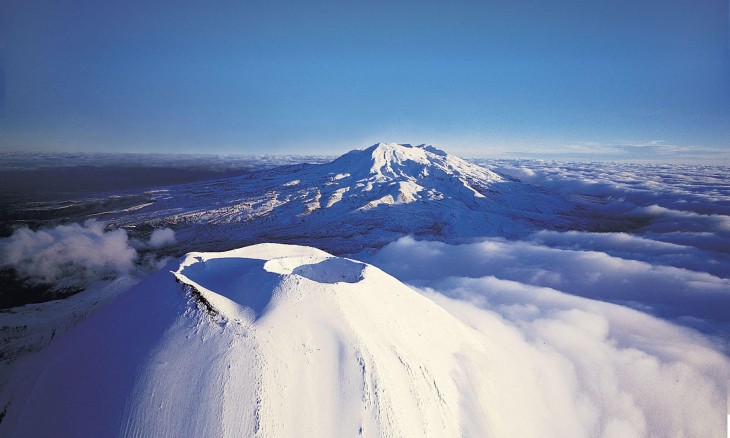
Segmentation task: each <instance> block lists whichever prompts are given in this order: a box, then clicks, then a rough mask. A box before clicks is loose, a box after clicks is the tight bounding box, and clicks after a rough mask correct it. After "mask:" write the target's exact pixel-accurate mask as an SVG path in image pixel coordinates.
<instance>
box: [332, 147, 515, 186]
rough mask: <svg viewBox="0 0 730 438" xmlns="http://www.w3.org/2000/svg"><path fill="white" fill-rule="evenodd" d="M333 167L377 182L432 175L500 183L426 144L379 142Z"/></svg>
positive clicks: (497, 178) (494, 176)
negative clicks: (374, 178) (346, 168)
mask: <svg viewBox="0 0 730 438" xmlns="http://www.w3.org/2000/svg"><path fill="white" fill-rule="evenodd" d="M332 164H333V165H338V166H345V167H350V168H352V169H353V171H355V172H358V173H360V175H362V174H363V173H364V172H363V171H364V170H365V169H368V172H367V173H369V174H370V175H374V176H376V177H377V178H378V179H380V180H387V179H397V178H409V179H414V180H415V179H421V178H425V177H428V176H429V175H431V174H434V173H435V174H440V175H442V176H454V177H461V178H464V179H470V180H473V181H481V182H488V181H500V180H502V178H501V177H500V176H499V175H497V174H496V173H494V172H492V171H490V170H487V169H485V168H483V167H481V166H478V165H476V164H472V163H469V162H468V161H465V160H463V159H461V158H459V157H456V156H454V155H450V154H447V153H446V152H444V151H442V150H440V149H437V148H435V147H433V146H430V145H425V144H422V145H418V146H412V145H410V144H398V143H378V144H374V145H372V146H370V147H369V148H367V149H364V150H353V151H350V152H349V153H347V154H345V155H343V156H342V157H340V158H338V159H336V160H335V161H334V162H333V163H332Z"/></svg>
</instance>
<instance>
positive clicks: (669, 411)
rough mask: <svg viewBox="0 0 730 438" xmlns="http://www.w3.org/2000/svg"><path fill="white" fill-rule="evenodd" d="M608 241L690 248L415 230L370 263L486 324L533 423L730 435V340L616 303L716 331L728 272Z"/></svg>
mask: <svg viewBox="0 0 730 438" xmlns="http://www.w3.org/2000/svg"><path fill="white" fill-rule="evenodd" d="M548 243H549V244H550V245H553V246H554V247H551V246H548V245H547V244H548ZM584 247H592V248H593V249H592V250H586V249H583V248H584ZM566 248H571V249H566ZM597 249H601V250H603V251H617V252H624V253H626V254H627V257H628V256H630V255H631V254H639V255H641V256H642V257H650V256H651V254H652V253H660V252H661V251H662V250H663V249H667V250H669V251H670V252H672V251H673V252H674V254H675V255H677V254H679V253H680V252H681V250H682V248H681V247H680V248H677V247H676V246H672V244H667V243H664V242H653V241H649V240H648V239H641V238H637V237H634V236H628V235H624V234H606V235H596V234H592V233H547V232H543V233H537V234H536V235H534V236H532V237H531V239H527V240H524V241H506V240H502V239H484V240H482V241H478V242H474V243H467V244H460V245H448V244H444V243H439V242H427V241H416V240H414V239H412V238H408V237H406V238H402V239H400V240H398V241H396V242H394V243H391V244H390V245H388V246H386V247H385V248H383V249H382V250H380V251H379V252H378V253H377V254H375V256H374V257H373V258H372V260H370V261H371V262H373V263H374V264H376V265H377V266H379V267H381V268H383V269H385V270H386V271H388V272H390V273H391V274H393V275H394V276H396V277H397V278H399V279H401V280H404V281H407V282H409V283H410V284H412V285H414V286H415V287H417V288H420V290H421V292H422V293H424V294H425V295H426V296H428V297H429V298H431V299H432V300H434V301H435V302H437V303H438V304H440V305H441V306H443V307H444V308H445V309H447V310H448V311H449V312H450V313H451V314H452V315H454V316H455V317H456V318H458V319H459V320H461V321H462V322H465V323H466V324H468V325H469V326H471V327H473V328H474V329H475V330H478V331H479V332H480V333H482V334H483V336H484V337H485V339H486V340H487V342H488V345H489V346H490V349H491V350H492V353H493V354H492V358H493V362H492V363H491V364H490V366H492V367H493V368H492V369H493V370H495V375H494V379H493V380H492V382H493V384H494V386H495V391H497V392H498V393H499V394H502V395H503V396H502V397H503V398H502V402H503V403H504V405H503V406H502V408H503V409H506V410H507V411H508V412H511V413H512V414H513V415H514V416H516V417H519V418H522V421H525V422H527V423H528V425H526V426H525V430H534V431H535V433H537V434H539V435H540V436H602V437H641V436H723V435H722V434H723V433H724V431H725V415H726V412H725V410H726V408H725V398H726V391H727V381H728V379H729V378H730V361H729V360H728V358H727V357H726V356H725V355H724V354H723V353H722V349H723V348H724V347H723V345H722V341H717V338H715V337H713V338H708V337H706V336H704V335H702V334H700V333H698V332H697V331H695V330H692V329H689V328H684V327H681V326H678V325H674V324H672V323H670V322H667V321H664V320H661V319H658V318H656V317H654V316H651V315H649V314H647V313H644V312H641V311H638V310H635V309H632V308H629V307H626V306H623V305H618V304H612V303H608V302H605V301H603V300H611V301H627V300H631V303H630V304H631V305H632V306H633V307H635V308H637V309H647V310H651V311H657V307H660V306H661V307H662V308H663V310H664V311H666V312H669V313H671V314H672V317H671V318H670V319H673V318H681V317H682V316H681V315H687V316H686V318H689V319H691V318H694V319H695V321H694V322H695V323H696V325H700V326H702V325H703V324H704V326H703V327H704V328H706V329H707V330H708V331H713V330H718V327H720V329H722V327H723V324H725V322H726V320H725V319H726V318H727V316H725V314H726V313H727V312H726V310H727V309H728V308H730V307H729V306H730V298H729V297H730V295H728V293H729V292H730V285H728V283H727V280H724V279H722V278H719V277H715V276H713V275H711V274H708V273H704V272H696V271H691V270H688V269H685V268H677V267H673V266H659V265H652V264H650V263H647V262H645V261H641V260H632V259H630V258H620V257H617V256H616V255H609V254H608V253H606V252H602V251H597ZM697 257H699V255H697ZM680 259H681V258H680ZM577 295H583V297H582V296H577ZM586 297H589V298H586ZM592 298H596V299H592ZM697 298H700V299H697ZM707 302H711V303H714V304H713V306H714V307H715V308H713V306H706V305H705V304H700V303H707ZM650 306H651V308H650ZM684 306H689V308H688V309H685V308H684ZM701 319H702V321H700V320H701ZM724 321H725V322H724ZM525 413H529V415H525Z"/></svg>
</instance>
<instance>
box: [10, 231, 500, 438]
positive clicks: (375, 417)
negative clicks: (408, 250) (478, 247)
mask: <svg viewBox="0 0 730 438" xmlns="http://www.w3.org/2000/svg"><path fill="white" fill-rule="evenodd" d="M490 363H491V358H490V356H489V351H488V345H487V343H486V342H485V340H484V338H483V337H481V336H480V335H479V333H478V332H477V331H475V330H473V329H472V328H470V327H468V326H466V325H465V324H463V323H461V322H459V321H458V320H457V319H455V318H454V317H453V316H451V315H450V314H449V313H447V312H446V311H445V310H444V309H443V308H441V307H439V306H438V305H437V304H435V303H434V302H433V301H431V300H429V299H427V298H425V297H424V296H422V295H420V294H418V293H417V292H415V291H413V290H412V289H410V288H409V287H407V286H405V285H403V284H402V283H400V282H399V281H398V280H396V279H395V278H393V277H391V276H389V275H387V274H385V273H384V272H382V271H380V270H379V269H377V268H375V267H373V266H371V265H368V264H365V263H361V262H358V261H355V260H350V259H345V258H338V257H333V256H331V255H330V254H327V253H325V252H323V251H320V250H317V249H314V248H308V247H302V246H292V245H275V244H261V245H255V246H251V247H246V248H241V249H237V250H233V251H228V252H223V253H191V254H188V255H187V256H186V257H183V258H182V259H181V260H179V261H178V262H176V263H174V264H172V265H170V266H168V268H167V269H165V270H163V271H161V272H160V273H158V274H157V275H155V276H153V277H151V278H149V279H147V280H145V281H144V282H142V283H140V284H139V285H138V286H137V287H135V288H134V289H132V290H130V291H128V292H126V293H125V294H124V295H123V296H122V297H120V299H119V300H117V301H115V302H114V303H112V304H111V305H109V306H108V307H106V308H105V309H103V310H101V311H100V312H99V313H97V314H95V315H93V316H92V317H90V318H89V319H88V320H86V321H84V322H83V323H82V324H81V325H79V326H78V327H77V328H76V329H75V330H74V331H73V332H70V333H68V334H67V335H66V336H65V337H64V338H62V339H59V340H58V342H56V343H55V344H53V345H52V346H51V347H50V348H49V349H48V350H46V351H45V352H44V353H43V354H42V355H41V356H39V357H38V358H37V359H36V361H35V362H34V363H32V364H30V365H28V366H27V367H26V368H25V369H24V370H23V372H28V373H29V374H31V375H32V378H31V379H29V380H27V381H25V380H23V379H17V380H16V381H15V384H16V385H17V386H18V387H17V388H14V393H15V394H21V395H20V396H18V397H17V398H16V399H15V400H14V401H13V403H12V406H11V407H10V409H9V410H8V412H7V415H6V417H5V420H4V421H3V423H2V424H1V425H0V434H4V435H5V436H57V437H65V436H135V437H136V436H155V437H180V436H220V437H228V436H231V437H234V436H236V437H238V436H262V437H269V436H372V437H375V436H433V437H441V436H485V435H487V434H489V432H492V430H491V429H492V428H498V427H500V424H501V423H504V422H505V419H508V418H509V415H500V408H499V401H498V400H497V398H496V397H495V394H494V391H493V389H492V386H491V384H490V383H489V379H490V378H491V373H492V371H493V370H492V367H491V365H490Z"/></svg>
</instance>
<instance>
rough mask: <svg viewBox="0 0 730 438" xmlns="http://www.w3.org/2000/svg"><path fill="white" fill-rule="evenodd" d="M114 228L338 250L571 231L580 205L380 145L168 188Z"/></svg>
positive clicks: (432, 151) (216, 243) (202, 242)
mask: <svg viewBox="0 0 730 438" xmlns="http://www.w3.org/2000/svg"><path fill="white" fill-rule="evenodd" d="M151 195H152V197H153V202H150V203H148V204H146V205H143V206H140V207H139V208H137V209H136V210H133V211H130V210H125V211H124V212H122V214H118V215H116V217H113V218H112V222H113V223H114V224H115V225H119V226H127V227H133V226H136V227H139V226H144V225H145V224H152V225H154V226H171V227H173V228H176V231H177V232H178V236H179V237H180V238H181V239H182V241H183V242H185V243H187V244H192V245H193V246H196V247H203V248H215V249H220V245H228V246H229V247H230V245H238V246H240V244H243V243H252V242H259V241H277V242H296V243H305V244H312V245H316V246H318V247H323V248H326V249H329V250H332V251H335V252H338V253H343V252H356V251H359V250H361V249H363V248H366V247H379V246H382V245H384V244H385V243H387V242H390V241H392V240H393V239H394V238H396V237H399V236H402V235H405V234H411V235H416V236H418V235H423V236H433V237H447V238H465V237H474V236H483V235H502V236H510V235H516V234H520V233H524V232H527V231H532V230H534V229H535V228H538V227H540V228H546V227H548V228H560V227H567V226H568V225H569V224H570V221H569V220H568V219H566V218H565V217H564V216H563V215H562V213H566V212H567V211H569V210H570V209H571V208H573V205H572V204H571V203H569V202H567V201H565V200H563V199H561V198H559V197H558V196H556V195H553V194H550V193H547V192H545V191H542V190H540V189H538V188H536V187H533V186H530V185H527V184H523V183H520V182H518V181H516V180H512V179H507V178H503V177H501V176H499V175H498V174H496V173H494V172H492V171H490V170H488V169H486V168H483V167H481V166H478V165H476V164H473V163H469V162H467V161H465V160H463V159H461V158H458V157H455V156H453V155H449V154H447V153H445V152H443V151H441V150H438V149H436V148H434V147H432V146H427V145H420V146H411V145H407V144H405V145H401V144H394V143H390V144H383V143H379V144H376V145H373V146H371V147H369V148H367V149H364V150H353V151H351V152H349V153H347V154H345V155H343V156H341V157H339V158H337V159H335V160H334V161H332V162H330V163H325V164H316V165H299V166H285V167H281V168H277V169H273V170H267V171H265V172H260V173H257V174H254V175H253V176H247V177H240V178H230V179H225V180H218V181H215V182H205V183H199V184H189V185H182V186H175V187H171V188H169V189H168V190H163V191H157V192H154V193H152V194H151Z"/></svg>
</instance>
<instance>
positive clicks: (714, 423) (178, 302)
mask: <svg viewBox="0 0 730 438" xmlns="http://www.w3.org/2000/svg"><path fill="white" fill-rule="evenodd" d="M729 175H730V173H729V172H728V169H727V168H725V167H722V166H689V165H657V164H642V165H638V164H616V163H600V164H595V163H594V164H586V163H551V162H537V161H533V162H519V161H479V162H478V163H476V162H473V161H466V160H463V159H460V158H458V157H455V156H452V155H449V154H447V153H445V152H443V151H440V150H438V149H436V148H434V147H431V146H425V145H421V146H411V145H399V144H377V145H374V146H372V147H370V148H367V149H364V150H354V151H351V152H349V153H347V154H345V155H343V156H341V157H339V158H337V159H335V160H333V161H330V162H325V163H317V164H298V165H286V166H281V167H276V168H270V167H266V169H265V170H261V171H257V172H252V173H247V174H246V175H244V176H239V177H226V178H221V179H217V180H211V181H203V182H194V183H186V184H179V185H173V186H160V187H155V188H150V189H148V190H144V191H137V192H125V193H121V192H120V193H112V194H107V195H108V196H107V195H104V196H107V197H106V198H105V197H103V196H101V195H100V196H97V197H92V198H89V199H86V200H83V201H73V202H70V201H69V202H62V203H59V202H57V201H53V202H48V203H35V204H33V205H32V207H31V208H32V209H33V212H34V214H37V213H38V212H39V211H41V212H45V213H44V214H48V215H50V214H51V213H53V214H54V215H56V216H54V217H59V218H60V217H62V216H59V214H66V213H65V212H67V211H73V213H72V214H71V213H69V214H68V216H63V217H64V218H65V219H64V220H62V221H59V222H48V223H47V224H45V225H44V226H41V227H33V228H22V227H21V228H18V229H17V230H16V231H15V232H13V233H12V234H11V235H9V236H8V237H5V238H2V239H0V267H2V268H3V269H5V270H6V271H7V270H12V271H11V272H13V273H14V275H15V276H16V277H17V281H20V282H23V284H26V285H29V287H30V286H33V287H41V286H43V285H50V287H51V289H53V285H63V286H64V287H69V286H73V287H77V288H85V290H84V291H82V292H79V293H77V294H74V295H71V296H70V297H67V298H63V299H59V300H54V301H47V302H43V303H37V304H27V305H24V306H20V307H15V308H10V309H6V310H3V311H0V359H1V360H2V361H1V362H0V365H2V366H1V367H0V436H19V437H25V436H33V437H46V436H47V437H78V436H99V437H106V436H124V437H180V436H201V437H203V436H205V437H209V436H226V437H228V436H230V437H234V436H235V437H240V436H257V437H291V436H297V437H300V436H301V437H310V436H317V437H320V436H325V437H329V436H331V437H347V436H353V437H355V436H370V437H375V436H378V437H416V436H418V437H420V436H429V437H459V436H463V437H537V436H539V437H617V438H619V437H620V438H624V437H723V436H725V434H726V431H727V425H726V421H727V417H726V415H727V400H728V382H730V358H729V356H728V354H729V352H730V347H729V345H730V343H729V340H730V251H728V245H729V244H730V183H728V176H729ZM59 212H61V213H59ZM68 221H75V222H83V223H76V224H68V223H66V222H68ZM84 221H86V222H84ZM325 251H326V252H325ZM183 254H185V255H183ZM150 272H154V273H153V274H150Z"/></svg>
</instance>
